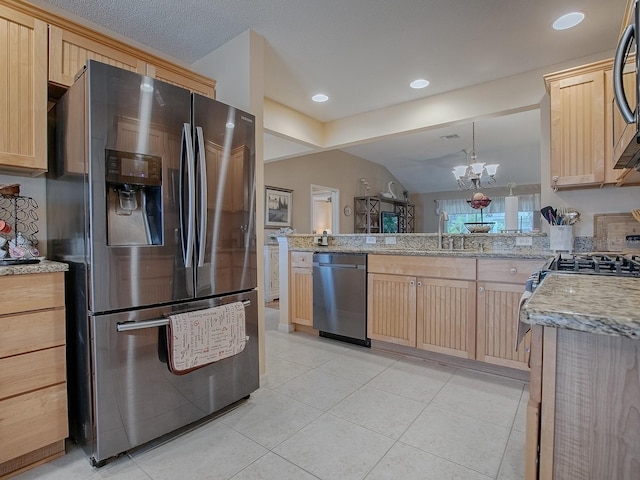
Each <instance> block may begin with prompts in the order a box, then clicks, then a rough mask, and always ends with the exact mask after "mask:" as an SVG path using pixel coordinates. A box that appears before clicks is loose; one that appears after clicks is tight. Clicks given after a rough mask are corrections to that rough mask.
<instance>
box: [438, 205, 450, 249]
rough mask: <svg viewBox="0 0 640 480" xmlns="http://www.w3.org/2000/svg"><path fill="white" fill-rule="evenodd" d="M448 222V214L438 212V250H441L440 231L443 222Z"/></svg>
mask: <svg viewBox="0 0 640 480" xmlns="http://www.w3.org/2000/svg"><path fill="white" fill-rule="evenodd" d="M448 221H449V214H448V213H447V212H445V211H442V212H440V216H439V217H438V250H442V229H443V228H444V222H448Z"/></svg>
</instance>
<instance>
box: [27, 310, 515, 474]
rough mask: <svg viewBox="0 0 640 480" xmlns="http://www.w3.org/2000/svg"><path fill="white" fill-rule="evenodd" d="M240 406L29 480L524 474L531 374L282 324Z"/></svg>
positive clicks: (64, 460) (270, 316) (270, 331)
mask: <svg viewBox="0 0 640 480" xmlns="http://www.w3.org/2000/svg"><path fill="white" fill-rule="evenodd" d="M277 317H278V311H277V310H274V309H267V315H266V325H267V327H266V328H267V331H266V353H267V373H266V376H265V377H264V378H263V381H262V385H261V388H260V389H259V390H258V391H257V392H255V393H254V394H253V395H252V396H251V398H250V399H249V400H248V401H246V402H242V403H241V404H240V405H239V406H238V408H236V409H235V410H233V411H231V412H228V413H227V414H225V415H223V416H220V417H218V418H217V419H215V420H212V421H210V422H208V423H205V424H203V425H201V426H200V427H198V428H197V429H195V430H193V431H190V432H188V433H186V434H183V435H181V436H179V437H176V438H173V439H171V440H170V441H168V442H167V443H164V444H162V445H159V446H156V447H154V448H151V449H148V448H147V449H141V450H139V451H135V452H132V453H130V454H128V455H125V456H122V457H120V458H118V459H116V460H114V461H112V462H110V463H108V464H107V465H106V466H105V467H103V468H101V469H93V468H91V466H90V465H89V463H88V460H87V458H86V456H85V455H84V453H83V452H82V451H81V450H80V449H79V448H77V447H74V446H70V447H69V451H68V453H67V455H65V456H64V457H61V458H59V459H57V460H55V461H53V462H50V463H47V464H45V465H42V466H40V467H38V468H36V469H34V470H31V471H29V472H26V473H24V474H22V475H19V476H17V477H16V478H17V479H19V480H29V479H51V480H74V479H79V480H99V479H117V480H149V479H152V480H165V479H166V480H169V479H180V480H196V479H231V480H256V479H265V480H267V479H278V480H289V479H291V480H294V479H295V480H307V479H309V480H312V479H323V480H324V479H336V480H338V479H339V480H349V479H354V480H355V479H366V480H383V479H385V480H386V479H403V480H411V479H420V480H428V479H434V480H449V479H451V480H452V479H460V480H467V479H468V480H487V479H498V480H520V479H522V478H523V474H522V472H523V469H524V437H525V435H524V428H525V418H524V412H525V406H526V401H527V397H528V392H527V386H526V385H525V384H524V383H523V382H519V381H515V380H509V379H504V378H500V377H496V376H492V375H488V374H483V373H478V372H474V371H470V370H465V369H459V368H452V367H447V366H443V365H439V364H437V363H433V362H429V361H424V360H418V359H415V358H411V357H404V356H400V355H391V354H388V353H381V352H379V351H375V350H373V351H372V350H369V349H364V348H362V347H357V346H352V345H349V344H345V343H340V342H335V341H332V340H327V339H322V338H316V337H310V336H307V335H302V334H297V333H294V334H285V333H281V332H278V331H277V330H276V326H277Z"/></svg>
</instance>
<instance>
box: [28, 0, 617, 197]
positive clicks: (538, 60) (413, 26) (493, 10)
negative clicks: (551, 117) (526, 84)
mask: <svg viewBox="0 0 640 480" xmlns="http://www.w3.org/2000/svg"><path fill="white" fill-rule="evenodd" d="M33 1H34V3H39V4H50V5H53V6H55V7H58V8H61V9H63V10H66V11H68V12H71V13H73V14H75V15H78V16H80V17H82V18H85V19H87V20H89V21H91V22H94V23H96V24H99V25H102V26H104V27H106V28H108V29H110V30H112V31H115V32H117V33H120V34H122V35H125V36H126V37H129V38H132V39H135V40H137V41H138V42H141V43H143V44H146V45H149V46H152V47H153V48H155V49H156V50H160V51H162V52H164V53H166V54H169V55H171V56H173V57H175V58H178V59H180V60H182V61H184V62H186V63H187V64H190V63H193V62H194V61H195V60H198V59H200V58H202V57H204V56H206V55H207V54H208V53H209V52H211V51H213V50H215V49H217V48H218V47H220V46H221V45H223V44H225V43H226V42H228V41H229V40H230V39H232V38H234V37H236V36H237V35H239V34H240V33H242V32H244V31H246V30H247V29H252V30H254V31H255V32H257V33H258V34H260V35H262V36H263V37H264V39H265V45H266V52H265V96H266V97H269V98H271V99H273V100H275V101H277V102H280V103H282V104H284V105H287V106H289V107H291V108H293V109H295V110H298V111H300V112H303V113H305V114H307V115H309V116H311V117H313V118H316V119H318V120H320V121H330V120H335V119H339V118H344V117H348V116H351V115H354V114H358V113H362V112H367V111H372V110H376V109H379V108H382V107H385V106H389V105H395V104H399V103H403V102H408V101H411V100H416V99H419V98H423V97H426V96H430V95H434V94H439V93H443V92H447V91H452V90H456V89H459V88H462V87H466V86H470V85H475V84H479V83H483V82H487V81H491V80H495V79H498V78H503V77H507V76H511V75H515V74H518V73H522V72H525V71H529V70H533V69H536V68H540V67H545V66H548V65H554V64H558V63H562V62H565V61H569V60H573V59H577V58H580V57H584V56H587V55H592V54H596V53H600V52H611V50H612V49H613V47H614V45H615V43H616V38H617V35H618V31H619V27H620V22H621V19H622V15H623V13H624V8H625V4H626V0H534V1H531V0H393V1H391V0H180V1H175V0H109V1H87V0H33ZM573 10H580V11H582V12H585V13H586V19H585V20H584V22H583V23H582V24H580V25H579V26H578V27H577V28H574V29H570V30H566V31H554V30H553V29H552V28H551V23H552V22H553V20H554V19H555V18H557V17H558V16H560V15H561V14H564V13H567V12H569V11H573ZM418 77H423V78H426V79H428V80H429V81H430V82H431V85H430V86H429V87H427V88H425V89H422V90H412V89H410V88H408V83H409V82H410V81H411V80H414V79H415V78H418ZM541 81H542V80H541ZM319 91H322V92H324V93H326V94H328V95H329V96H330V97H331V99H330V100H329V101H328V102H326V103H323V104H315V103H313V102H312V101H311V100H310V97H311V95H312V94H314V93H317V92H319ZM514 120H515V119H514ZM529 123H530V119H529ZM529 123H527V122H525V123H524V124H523V125H524V126H523V127H522V128H523V129H527V130H530V129H529ZM487 130H489V128H487ZM538 130H539V126H538ZM458 133H461V134H465V136H466V139H465V142H466V144H465V147H464V148H468V147H469V146H470V142H469V135H468V134H466V133H465V132H464V131H462V132H458ZM478 134H479V135H481V134H480V132H478ZM522 136H523V135H520V136H519V137H522ZM503 139H504V136H503ZM503 139H498V142H499V144H500V142H501V141H502V140H503ZM424 141H425V138H423V137H420V136H411V137H404V141H403V142H399V143H398V144H394V146H395V148H393V149H392V148H390V147H389V146H385V144H384V143H379V142H375V143H372V144H369V145H364V146H361V147H353V148H350V149H348V151H350V152H351V153H354V154H356V155H358V156H362V157H363V158H368V159H370V160H374V161H379V162H380V163H384V159H382V158H380V157H381V154H380V152H381V151H393V152H395V155H394V156H393V157H391V158H397V159H398V163H396V164H394V165H392V166H391V168H389V167H388V168H389V169H390V170H391V171H392V173H394V174H395V175H396V176H398V179H399V180H400V181H401V182H405V180H406V182H407V183H408V187H409V189H410V191H425V190H423V189H422V190H420V189H418V190H416V189H413V188H411V186H409V185H411V184H412V183H417V182H412V179H411V176H409V177H407V176H403V177H401V176H400V175H401V174H402V172H401V171H402V170H404V171H405V174H406V172H414V173H415V172H416V170H415V169H414V170H412V169H411V168H409V167H410V165H408V163H407V162H409V163H410V162H415V161H416V160H415V158H414V157H415V156H416V155H415V152H412V148H413V149H414V150H415V148H419V147H421V148H422V151H423V152H424V145H425V143H423V142H424ZM485 141H487V142H488V139H485ZM414 142H420V143H414ZM412 145H413V146H415V147H412ZM487 147H490V146H489V145H488V143H487ZM520 147H521V148H522V149H523V150H522V151H524V148H525V144H524V143H523V144H522V145H520ZM447 148H449V150H446V151H444V150H443V149H438V148H437V147H436V146H434V151H432V152H430V153H427V154H425V153H422V154H421V155H422V159H425V158H427V157H433V156H434V155H435V156H437V155H436V153H438V154H439V153H442V155H440V156H445V155H452V154H454V153H455V150H452V148H454V146H453V145H450V146H449V147H447ZM455 148H456V149H457V148H458V145H455ZM526 148H529V147H528V146H527V147H526ZM538 148H539V146H538ZM385 149H386V150H385ZM461 149H462V148H460V150H461ZM504 149H505V150H506V147H505V148H504ZM436 150H437V152H436ZM489 150H490V151H497V150H498V147H497V146H491V148H489ZM385 158H386V159H387V160H388V159H389V157H385ZM538 158H539V156H538ZM376 159H378V160H376ZM403 159H404V161H403ZM387 163H388V162H387ZM400 167H402V168H400ZM538 170H539V169H538ZM447 175H450V171H448V173H447ZM443 178H444V177H443ZM447 181H450V180H447ZM440 183H442V180H441V181H440ZM517 183H523V182H522V181H520V182H517Z"/></svg>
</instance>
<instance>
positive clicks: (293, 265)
mask: <svg viewBox="0 0 640 480" xmlns="http://www.w3.org/2000/svg"><path fill="white" fill-rule="evenodd" d="M289 265H290V269H289V318H290V321H291V323H293V324H296V325H304V326H306V327H312V326H313V252H291V253H290V256H289Z"/></svg>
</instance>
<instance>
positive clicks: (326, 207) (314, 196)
mask: <svg viewBox="0 0 640 480" xmlns="http://www.w3.org/2000/svg"><path fill="white" fill-rule="evenodd" d="M339 210H340V190H338V189H337V188H333V187H323V186H322V185H313V184H312V185H311V232H312V233H314V234H316V233H317V234H321V233H322V232H324V231H325V230H326V232H327V233H330V234H333V235H335V234H337V233H340V211H339Z"/></svg>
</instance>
